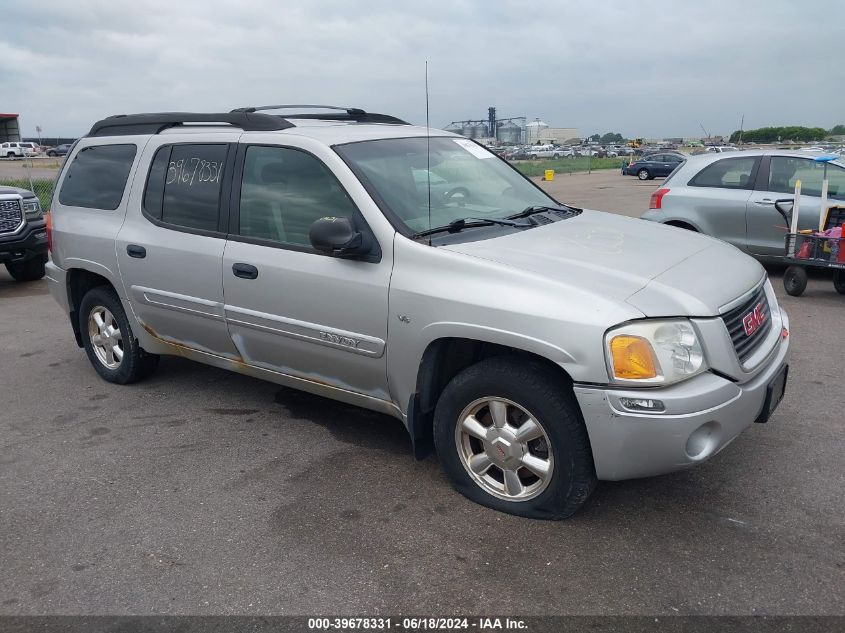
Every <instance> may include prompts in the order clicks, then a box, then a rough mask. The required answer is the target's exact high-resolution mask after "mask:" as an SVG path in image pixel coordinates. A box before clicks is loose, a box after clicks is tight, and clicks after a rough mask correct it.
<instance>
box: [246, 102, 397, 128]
mask: <svg viewBox="0 0 845 633" xmlns="http://www.w3.org/2000/svg"><path fill="white" fill-rule="evenodd" d="M296 108H308V109H315V110H318V109H319V110H336V111H338V113H337V114H317V113H313V112H309V113H298V114H285V115H284V117H285V118H287V119H312V120H320V121H354V122H356V123H393V124H396V125H410V124H409V123H408V122H407V121H403V120H402V119H400V118H398V117H395V116H391V115H389V114H378V113H377V112H367V111H365V110H362V109H361V108H346V107H343V106H331V105H313V104H297V105H290V104H284V105H268V106H247V107H245V108H235V109H234V110H232V113H236V112H244V113H255V112H263V111H265V110H293V109H296Z"/></svg>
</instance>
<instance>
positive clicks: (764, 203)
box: [754, 198, 775, 207]
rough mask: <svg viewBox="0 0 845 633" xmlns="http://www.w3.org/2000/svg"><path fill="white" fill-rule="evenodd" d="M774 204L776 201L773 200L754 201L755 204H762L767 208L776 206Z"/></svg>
mask: <svg viewBox="0 0 845 633" xmlns="http://www.w3.org/2000/svg"><path fill="white" fill-rule="evenodd" d="M774 203H775V201H774V200H772V199H771V198H763V199H762V200H755V201H754V204H762V205H766V206H769V207H770V206H772V205H774Z"/></svg>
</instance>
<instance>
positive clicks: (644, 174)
mask: <svg viewBox="0 0 845 633" xmlns="http://www.w3.org/2000/svg"><path fill="white" fill-rule="evenodd" d="M637 178H639V179H640V180H651V172H649V170H648V169H641V170H639V171H638V172H637Z"/></svg>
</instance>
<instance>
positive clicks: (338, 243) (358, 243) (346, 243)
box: [308, 217, 370, 257]
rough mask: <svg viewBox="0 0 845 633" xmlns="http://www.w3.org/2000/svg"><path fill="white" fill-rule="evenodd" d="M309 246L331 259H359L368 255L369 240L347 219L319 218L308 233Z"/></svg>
mask: <svg viewBox="0 0 845 633" xmlns="http://www.w3.org/2000/svg"><path fill="white" fill-rule="evenodd" d="M308 238H309V239H310V240H311V245H312V246H313V247H314V248H315V249H317V250H318V251H320V252H321V253H326V254H328V255H331V256H333V257H360V256H363V255H368V254H369V253H370V245H369V240H367V239H365V237H364V235H363V234H362V233H361V232H360V231H358V230H357V229H356V228H355V225H354V224H353V223H352V220H350V219H349V218H334V217H325V218H320V219H319V220H317V221H316V222H314V223H313V224H312V225H311V229H310V230H309V232H308Z"/></svg>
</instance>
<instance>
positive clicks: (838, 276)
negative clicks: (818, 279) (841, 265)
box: [833, 270, 845, 295]
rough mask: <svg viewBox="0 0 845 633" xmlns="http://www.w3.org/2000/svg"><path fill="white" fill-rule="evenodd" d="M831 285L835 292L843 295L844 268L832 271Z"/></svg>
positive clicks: (844, 290)
mask: <svg viewBox="0 0 845 633" xmlns="http://www.w3.org/2000/svg"><path fill="white" fill-rule="evenodd" d="M833 287H834V288H836V292H838V293H839V294H841V295H845V270H834V271H833Z"/></svg>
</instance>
